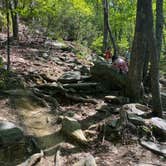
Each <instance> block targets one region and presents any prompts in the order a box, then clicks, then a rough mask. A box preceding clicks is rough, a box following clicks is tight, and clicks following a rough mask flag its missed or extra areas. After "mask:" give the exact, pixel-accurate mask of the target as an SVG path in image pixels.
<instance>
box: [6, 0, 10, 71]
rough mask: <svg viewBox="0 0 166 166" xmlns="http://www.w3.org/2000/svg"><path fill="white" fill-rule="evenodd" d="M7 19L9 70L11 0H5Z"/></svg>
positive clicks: (8, 60) (8, 59)
mask: <svg viewBox="0 0 166 166" xmlns="http://www.w3.org/2000/svg"><path fill="white" fill-rule="evenodd" d="M5 5H6V21H7V70H8V71H9V70H10V18H9V0H5Z"/></svg>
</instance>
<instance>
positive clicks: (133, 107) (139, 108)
mask: <svg viewBox="0 0 166 166" xmlns="http://www.w3.org/2000/svg"><path fill="white" fill-rule="evenodd" d="M122 109H123V110H124V111H126V112H127V114H134V115H138V116H143V117H145V116H146V115H147V114H148V113H150V112H151V110H150V108H149V107H147V106H145V105H142V104H139V103H132V104H125V105H123V107H122Z"/></svg>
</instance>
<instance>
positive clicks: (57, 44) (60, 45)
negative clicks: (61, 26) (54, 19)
mask: <svg viewBox="0 0 166 166" xmlns="http://www.w3.org/2000/svg"><path fill="white" fill-rule="evenodd" d="M45 45H46V46H48V47H54V48H56V49H63V48H67V47H68V46H67V45H66V44H64V43H62V42H58V41H50V40H47V41H46V42H45Z"/></svg>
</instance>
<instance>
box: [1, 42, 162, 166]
mask: <svg viewBox="0 0 166 166" xmlns="http://www.w3.org/2000/svg"><path fill="white" fill-rule="evenodd" d="M66 45H67V47H66V48H64V47H61V46H59V45H58V46H57V45H56V46H55V45H52V43H49V44H48V45H44V41H43V40H42V39H41V40H40V39H34V40H32V41H31V42H30V43H29V41H27V40H25V39H24V40H23V41H21V42H20V44H19V45H18V44H14V43H12V45H11V68H12V70H13V72H14V73H15V74H16V75H17V78H19V80H20V81H21V82H23V84H24V85H23V86H24V87H27V88H28V87H34V86H40V85H43V84H47V83H50V82H51V83H52V82H57V80H58V78H59V77H60V76H61V75H62V74H63V73H65V72H68V71H80V70H82V67H83V66H84V67H86V68H87V69H89V67H90V66H91V65H92V63H91V62H90V61H88V60H87V59H90V58H91V57H90V56H88V57H87V58H85V59H79V58H78V57H77V56H76V54H75V52H74V51H73V49H74V47H75V46H74V44H73V43H71V42H66ZM0 55H2V56H3V57H4V59H5V57H6V50H5V48H3V49H1V50H0ZM19 80H18V81H19ZM114 93H118V92H112V93H111V92H109V93H101V92H96V93H95V92H94V93H93V94H82V96H83V97H84V98H92V99H94V100H95V101H96V104H94V103H86V102H76V101H72V100H70V99H67V98H66V99H65V98H63V97H60V96H57V98H56V99H57V101H58V102H59V104H60V106H59V108H58V111H56V109H55V110H54V111H50V108H49V107H48V108H47V107H45V106H41V105H40V104H36V102H35V101H34V100H33V99H31V98H26V97H17V96H14V97H8V98H5V99H4V98H2V99H1V100H0V108H1V111H0V120H8V121H10V122H13V123H15V124H17V125H19V126H21V127H22V128H23V129H24V132H25V134H27V135H33V136H34V137H36V138H37V143H38V146H39V147H40V149H43V150H44V153H45V156H44V157H43V158H42V159H41V160H40V161H39V162H38V163H36V165H38V166H39V165H40V166H43V165H47V166H53V165H54V164H55V158H56V154H57V149H59V147H60V150H61V155H60V158H61V159H60V160H61V162H62V165H64V166H71V165H73V164H74V163H75V162H76V161H78V160H79V159H80V158H83V157H84V156H88V155H89V154H92V155H93V156H94V158H95V160H96V163H97V165H99V166H121V165H123V166H128V165H131V166H133V165H137V166H146V165H147V166H152V165H156V166H159V165H160V166H161V165H163V166H164V165H165V161H164V159H163V157H160V156H159V155H156V154H154V153H152V152H151V151H149V150H147V149H145V148H143V147H142V146H141V145H140V144H139V142H138V141H137V139H136V138H135V137H134V136H131V137H129V139H128V140H127V143H124V142H123V140H121V138H116V136H115V138H114V139H113V140H112V139H111V140H112V141H110V138H107V134H106V133H103V126H104V124H105V123H106V122H108V121H110V122H111V121H112V120H113V119H116V118H118V117H119V114H118V113H117V112H116V111H115V112H114V111H112V110H117V109H118V108H120V107H121V106H122V105H121V104H110V103H107V102H105V100H104V97H105V96H106V95H113V94H114ZM79 96H80V94H79ZM62 115H67V116H72V117H73V118H74V119H76V120H78V122H80V124H81V126H82V129H83V131H84V132H85V135H86V137H87V138H88V140H91V143H90V145H89V146H84V145H80V144H79V143H77V142H75V141H73V140H72V139H71V140H70V139H69V138H66V137H65V136H64V135H62V134H61V132H60V128H61V122H59V116H62ZM108 135H109V134H108ZM22 162H23V160H22ZM20 163H21V162H20ZM8 165H10V163H8ZM11 165H13V163H11Z"/></svg>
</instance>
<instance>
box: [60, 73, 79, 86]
mask: <svg viewBox="0 0 166 166" xmlns="http://www.w3.org/2000/svg"><path fill="white" fill-rule="evenodd" d="M80 79H81V73H80V72H78V71H70V72H66V73H64V74H63V75H62V76H61V77H60V78H59V79H58V81H59V82H61V83H76V82H77V81H79V80H80Z"/></svg>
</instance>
